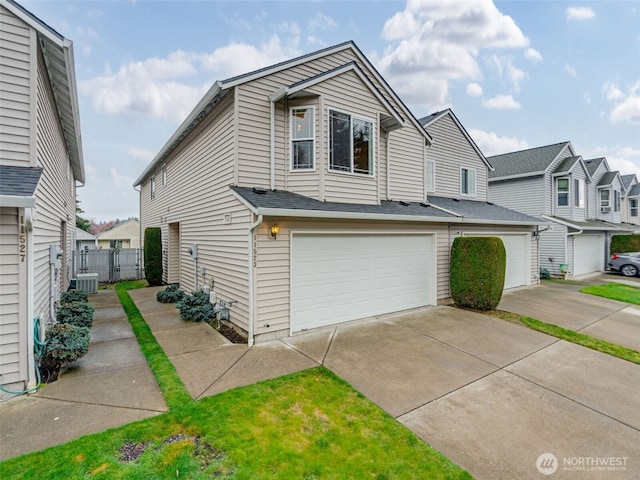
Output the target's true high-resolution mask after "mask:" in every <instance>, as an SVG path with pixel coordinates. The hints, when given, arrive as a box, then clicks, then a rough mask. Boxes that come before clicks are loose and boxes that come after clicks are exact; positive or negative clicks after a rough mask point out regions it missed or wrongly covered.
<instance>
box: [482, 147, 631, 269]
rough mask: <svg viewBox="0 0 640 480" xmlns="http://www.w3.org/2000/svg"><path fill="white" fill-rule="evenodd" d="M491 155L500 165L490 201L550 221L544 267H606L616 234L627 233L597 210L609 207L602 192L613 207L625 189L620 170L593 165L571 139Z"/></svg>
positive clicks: (544, 235)
mask: <svg viewBox="0 0 640 480" xmlns="http://www.w3.org/2000/svg"><path fill="white" fill-rule="evenodd" d="M488 160H489V163H490V164H491V165H492V166H493V168H494V171H492V172H490V173H489V200H490V201H492V202H495V203H497V204H498V205H503V206H505V207H508V208H513V209H514V210H518V211H520V212H522V213H525V214H527V215H533V216H537V217H539V218H541V219H543V220H546V221H548V222H549V223H550V225H549V227H548V228H547V229H542V230H541V232H540V267H541V268H545V269H547V270H548V271H549V272H550V273H552V274H560V273H567V274H569V275H582V274H586V273H592V272H599V271H602V270H604V268H605V264H606V258H607V256H608V255H607V252H608V246H609V243H610V240H611V235H612V234H615V233H626V230H625V229H624V228H623V227H622V226H621V225H619V224H618V225H616V224H613V223H609V222H607V221H605V220H604V219H601V218H600V217H599V216H596V215H595V212H596V210H600V208H601V207H603V206H604V204H603V203H602V201H604V199H605V195H604V194H602V196H601V197H598V195H600V193H599V192H601V191H609V192H610V195H611V197H610V202H611V205H612V206H613V205H615V199H616V195H615V191H616V189H617V190H618V193H619V186H618V181H619V175H618V176H617V177H615V176H612V175H609V174H608V173H605V171H606V170H608V166H607V165H606V161H605V160H604V159H600V160H597V161H596V160H593V161H590V162H589V163H588V165H587V164H586V163H585V162H584V161H583V159H582V157H581V156H579V155H577V154H576V152H575V151H574V149H573V146H572V145H571V143H570V142H562V143H557V144H554V145H546V146H543V147H537V148H531V149H527V150H522V151H518V152H512V153H506V154H503V155H496V156H493V157H489V158H488ZM594 162H595V163H594ZM596 163H597V164H598V165H597V168H594V167H596V165H595V164H596ZM602 165H604V167H603V166H602ZM590 169H591V170H592V172H593V175H595V178H596V179H597V182H594V180H593V177H592V173H590V171H589V170H590ZM600 172H602V174H601V173H600ZM617 198H618V199H619V196H618V197H617ZM605 203H606V202H605ZM612 210H613V208H612ZM609 213H610V212H606V211H604V210H602V211H601V213H600V215H607V216H606V219H607V220H611V219H612V218H615V217H612V215H609ZM618 213H619V212H618Z"/></svg>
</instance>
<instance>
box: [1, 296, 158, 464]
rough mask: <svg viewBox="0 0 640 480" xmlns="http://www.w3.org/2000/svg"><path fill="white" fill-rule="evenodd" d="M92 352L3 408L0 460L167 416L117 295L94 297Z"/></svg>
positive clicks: (2, 406)
mask: <svg viewBox="0 0 640 480" xmlns="http://www.w3.org/2000/svg"><path fill="white" fill-rule="evenodd" d="M89 301H90V303H91V304H92V305H93V306H94V308H95V309H96V310H95V314H94V320H93V326H92V327H91V343H90V344H89V352H88V353H87V355H85V356H84V357H83V358H82V359H80V360H78V361H77V362H76V363H75V364H74V365H73V367H72V368H70V369H68V370H66V371H63V372H62V373H61V375H60V377H59V379H58V380H57V381H56V382H53V383H51V384H49V385H45V386H43V387H41V388H40V389H39V390H38V391H37V392H35V393H33V394H30V395H28V396H22V397H16V398H14V399H12V400H9V401H6V402H4V403H2V404H0V460H4V459H7V458H11V457H14V456H17V455H23V454H25V453H29V452H33V451H36V450H41V449H43V448H47V447H52V446H54V445H59V444H62V443H66V442H68V441H70V440H74V439H76V438H78V437H80V436H82V435H87V434H89V433H96V432H101V431H103V430H106V429H108V428H113V427H118V426H121V425H125V424H127V423H131V422H134V421H136V420H142V419H145V418H148V417H151V416H154V415H158V414H159V413H162V412H165V411H166V410H167V406H166V403H165V401H164V397H163V396H162V393H161V392H160V389H159V388H158V385H157V384H156V382H155V380H154V378H153V374H152V373H151V369H150V368H149V366H148V365H147V362H146V360H145V358H144V357H143V356H142V353H141V352H140V348H139V347H138V342H137V341H136V339H135V336H134V334H133V331H132V330H131V326H130V324H129V320H128V319H127V317H126V315H125V313H124V310H123V309H122V305H121V304H120V301H119V300H118V297H117V295H116V293H115V291H114V290H100V291H99V292H98V293H97V294H92V295H89Z"/></svg>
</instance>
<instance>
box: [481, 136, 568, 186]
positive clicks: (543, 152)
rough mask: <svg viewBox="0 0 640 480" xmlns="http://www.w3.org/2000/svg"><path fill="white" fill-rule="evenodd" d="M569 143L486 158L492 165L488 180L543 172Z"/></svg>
mask: <svg viewBox="0 0 640 480" xmlns="http://www.w3.org/2000/svg"><path fill="white" fill-rule="evenodd" d="M568 143H569V142H562V143H556V144H554V145H546V146H544V147H536V148H530V149H528V150H521V151H518V152H511V153H504V154H502V155H495V156H493V157H487V160H488V161H489V163H490V164H491V165H493V168H494V170H493V172H489V178H499V177H510V176H512V175H523V174H527V173H535V172H542V171H544V170H545V169H546V168H547V167H548V166H549V164H550V163H551V162H552V161H553V160H554V159H555V158H556V157H557V156H558V154H559V153H560V152H561V151H562V149H563V148H565V147H566V146H567V145H568Z"/></svg>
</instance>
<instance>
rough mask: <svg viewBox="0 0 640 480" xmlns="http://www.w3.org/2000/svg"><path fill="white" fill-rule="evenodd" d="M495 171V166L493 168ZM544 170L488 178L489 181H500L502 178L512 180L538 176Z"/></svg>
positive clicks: (542, 173)
mask: <svg viewBox="0 0 640 480" xmlns="http://www.w3.org/2000/svg"><path fill="white" fill-rule="evenodd" d="M494 171H495V168H494ZM544 173H545V172H544V170H543V171H541V172H527V173H518V174H516V175H505V176H504V177H493V178H490V179H489V182H502V181H503V180H512V179H516V178H527V177H538V176H540V175H544Z"/></svg>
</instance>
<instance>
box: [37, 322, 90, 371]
mask: <svg viewBox="0 0 640 480" xmlns="http://www.w3.org/2000/svg"><path fill="white" fill-rule="evenodd" d="M89 339H90V336H89V329H88V328H87V327H79V326H77V325H70V324H68V323H58V324H56V325H54V326H52V327H51V328H49V330H47V334H46V336H45V341H44V347H43V352H42V356H41V357H40V365H41V366H42V367H44V368H46V369H47V370H49V381H54V380H56V379H57V378H58V372H59V371H60V368H62V367H64V366H67V365H70V364H71V363H73V362H75V361H76V360H78V359H79V358H82V357H83V356H84V355H85V354H86V353H87V352H88V351H89Z"/></svg>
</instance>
